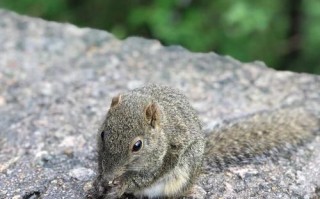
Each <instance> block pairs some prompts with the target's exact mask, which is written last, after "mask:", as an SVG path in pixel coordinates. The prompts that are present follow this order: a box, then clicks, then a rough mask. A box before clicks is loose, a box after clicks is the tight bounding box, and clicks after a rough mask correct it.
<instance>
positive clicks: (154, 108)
mask: <svg viewBox="0 0 320 199" xmlns="http://www.w3.org/2000/svg"><path fill="white" fill-rule="evenodd" d="M145 117H146V120H147V122H148V123H149V124H150V125H151V126H152V127H153V128H155V127H156V126H157V125H158V124H159V122H160V109H159V107H158V105H157V104H156V103H155V102H152V103H151V104H149V105H148V106H146V108H145Z"/></svg>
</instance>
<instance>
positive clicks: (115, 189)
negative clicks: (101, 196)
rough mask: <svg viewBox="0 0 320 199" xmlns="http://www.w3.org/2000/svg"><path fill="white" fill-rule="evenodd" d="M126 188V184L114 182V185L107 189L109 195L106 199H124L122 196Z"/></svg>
mask: <svg viewBox="0 0 320 199" xmlns="http://www.w3.org/2000/svg"><path fill="white" fill-rule="evenodd" d="M126 188H127V186H126V184H124V183H120V182H113V184H112V185H111V186H109V187H108V188H107V193H106V195H105V198H106V199H113V198H123V197H122V196H123V195H124V192H125V190H126ZM125 198H127V197H125Z"/></svg>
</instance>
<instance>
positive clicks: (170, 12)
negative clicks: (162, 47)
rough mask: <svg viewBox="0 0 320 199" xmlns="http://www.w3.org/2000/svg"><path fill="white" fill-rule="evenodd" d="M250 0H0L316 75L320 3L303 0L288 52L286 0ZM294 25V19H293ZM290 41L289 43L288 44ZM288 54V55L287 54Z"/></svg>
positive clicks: (31, 11) (52, 16) (26, 10)
mask: <svg viewBox="0 0 320 199" xmlns="http://www.w3.org/2000/svg"><path fill="white" fill-rule="evenodd" d="M292 2H294V1H291V0H287V1H277V0H270V1H254V0H238V1H231V0H214V1H207V0H131V1H128V0H117V1H112V0H91V1H85V0H16V1H14V0H1V1H0V7H4V8H7V9H10V10H15V11H17V12H19V13H23V14H28V15H33V16H38V17H43V18H45V19H49V20H56V21H62V22H65V21H69V22H70V23H75V24H77V25H79V26H89V27H94V28H100V29H105V30H108V31H110V32H112V33H114V34H115V35H117V36H118V37H120V38H124V37H127V36H130V35H139V36H144V37H149V38H156V39H159V40H160V41H162V42H163V43H164V44H166V45H172V44H175V45H176V44H177V45H182V46H185V47H186V48H188V49H190V50H192V51H202V52H208V51H215V52H217V53H219V54H228V55H231V56H233V57H235V58H237V59H240V60H242V61H253V60H263V61H265V62H266V63H267V65H269V66H272V67H275V68H278V69H286V70H295V71H305V72H313V73H319V74H320V59H319V58H318V57H319V56H318V52H319V51H320V37H319V35H320V26H319V21H320V2H319V1H318V0H309V1H304V2H303V4H302V5H301V6H300V7H301V11H302V16H303V20H302V22H303V23H302V29H301V35H299V37H300V38H302V39H301V49H299V53H298V54H297V56H295V54H290V52H291V50H292V49H290V45H292V44H290V41H292V38H290V37H289V36H288V32H289V30H290V26H292V24H290V23H291V22H290V20H289V19H290V13H289V9H290V8H289V7H290V6H288V5H290V3H292ZM293 25H294V24H293ZM289 44H290V45H289ZM288 57H289V58H288Z"/></svg>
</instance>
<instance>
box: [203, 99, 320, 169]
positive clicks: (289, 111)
mask: <svg viewBox="0 0 320 199" xmlns="http://www.w3.org/2000/svg"><path fill="white" fill-rule="evenodd" d="M316 110H320V102H316V101H315V102H313V103H310V104H308V105H302V106H288V107H282V108H278V109H275V110H272V111H263V112H259V113H256V114H253V115H249V116H247V117H245V118H242V119H239V120H236V121H230V122H226V125H222V127H220V128H218V129H214V130H213V132H211V133H210V134H209V135H208V137H207V140H208V141H207V147H206V152H205V157H206V158H209V159H210V160H211V161H210V162H213V163H214V164H216V165H215V166H217V167H220V168H224V167H225V166H227V165H230V164H232V163H235V162H237V163H240V162H242V163H246V162H248V161H250V160H252V159H253V158H255V157H262V156H264V155H274V154H275V153H276V152H279V151H281V150H285V151H289V150H290V149H292V148H294V147H295V146H297V145H299V144H302V143H304V142H306V141H308V140H310V139H312V138H314V136H315V134H320V114H319V113H320V111H316Z"/></svg>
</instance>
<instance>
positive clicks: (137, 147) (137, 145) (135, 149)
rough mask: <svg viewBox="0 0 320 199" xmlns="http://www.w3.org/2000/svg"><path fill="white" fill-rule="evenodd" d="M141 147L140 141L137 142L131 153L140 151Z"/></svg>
mask: <svg viewBox="0 0 320 199" xmlns="http://www.w3.org/2000/svg"><path fill="white" fill-rule="evenodd" d="M141 147H142V141H141V140H138V141H137V142H136V143H134V145H133V146H132V152H137V151H139V150H140V149H141Z"/></svg>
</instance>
